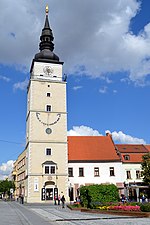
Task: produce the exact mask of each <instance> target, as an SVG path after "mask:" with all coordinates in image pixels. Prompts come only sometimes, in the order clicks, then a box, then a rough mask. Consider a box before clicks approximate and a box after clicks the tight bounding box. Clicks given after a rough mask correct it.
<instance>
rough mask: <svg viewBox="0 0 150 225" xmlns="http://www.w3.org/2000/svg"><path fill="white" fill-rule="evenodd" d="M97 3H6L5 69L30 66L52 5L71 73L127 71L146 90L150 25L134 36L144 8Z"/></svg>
mask: <svg viewBox="0 0 150 225" xmlns="http://www.w3.org/2000/svg"><path fill="white" fill-rule="evenodd" d="M93 1H94V3H93ZM93 1H91V0H82V3H81V1H80V0H72V1H68V0H61V7H60V1H59V0H56V1H52V0H49V1H48V2H47V1H46V0H43V1H40V0H37V1H36V2H34V1H30V0H20V1H19V4H18V0H13V1H11V0H1V2H0V6H1V7H0V29H1V31H2V32H1V37H0V49H1V55H0V63H3V64H10V65H12V64H14V65H16V66H17V67H18V68H19V67H21V68H24V69H25V67H29V66H30V64H31V60H32V58H33V57H34V55H35V53H37V52H38V44H39V37H40V34H41V30H42V28H43V24H44V17H45V15H44V14H45V13H44V10H45V5H46V4H47V3H48V4H49V6H50V13H49V19H50V24H51V27H52V30H53V33H54V37H55V40H54V43H55V46H56V48H55V52H56V54H58V55H59V56H60V59H61V60H63V61H65V66H66V67H65V70H66V72H67V73H73V72H74V73H76V74H82V75H84V74H86V75H89V76H91V77H100V76H103V75H104V74H105V73H109V74H111V73H115V72H117V71H127V72H128V73H129V78H130V79H131V80H132V81H134V82H135V83H136V84H138V85H139V84H140V83H141V82H142V85H144V80H145V78H146V77H148V76H149V71H150V59H149V58H150V51H149V49H150V23H149V24H147V25H146V26H145V27H143V30H141V32H139V34H138V35H134V34H133V33H132V31H130V23H131V19H132V18H133V17H135V15H136V14H137V13H138V12H139V10H140V2H139V1H138V0H113V1H108V0H101V1H99V0H93ZM14 12H17V13H15V14H14ZM89 15H90V16H89ZM83 18H84V19H83ZM3 21H5V23H4V22H3ZM6 46H7V48H6ZM110 81H111V80H110ZM106 82H109V80H107V81H106Z"/></svg>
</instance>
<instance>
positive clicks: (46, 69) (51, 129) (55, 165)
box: [25, 7, 68, 202]
mask: <svg viewBox="0 0 150 225" xmlns="http://www.w3.org/2000/svg"><path fill="white" fill-rule="evenodd" d="M53 40H54V37H53V33H52V30H51V28H50V25H49V20H48V7H46V18H45V25H44V28H43V29H42V33H41V36H40V44H39V49H40V52H39V53H37V54H36V55H35V57H34V59H33V61H32V65H31V70H30V74H31V75H30V81H29V86H28V94H27V118H26V152H27V171H26V174H27V176H26V177H27V179H26V191H25V198H26V201H27V202H41V201H47V200H54V197H57V196H58V195H65V197H66V198H67V195H68V168H67V165H68V153H67V112H66V79H65V77H64V76H63V75H62V66H63V62H61V61H60V60H59V57H58V56H57V55H56V54H55V53H54V52H53V50H54V44H53Z"/></svg>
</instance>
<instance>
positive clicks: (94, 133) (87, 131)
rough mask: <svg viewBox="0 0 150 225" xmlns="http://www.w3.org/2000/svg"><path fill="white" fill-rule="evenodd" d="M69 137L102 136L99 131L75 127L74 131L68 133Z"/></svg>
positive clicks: (85, 127)
mask: <svg viewBox="0 0 150 225" xmlns="http://www.w3.org/2000/svg"><path fill="white" fill-rule="evenodd" d="M68 136H101V134H100V133H99V132H98V131H97V130H93V129H92V128H91V127H87V126H83V125H82V126H79V127H78V126H73V129H71V130H69V131H68Z"/></svg>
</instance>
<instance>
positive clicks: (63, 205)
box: [61, 195, 66, 208]
mask: <svg viewBox="0 0 150 225" xmlns="http://www.w3.org/2000/svg"><path fill="white" fill-rule="evenodd" d="M65 201H66V200H65V197H64V195H63V196H62V198H61V202H62V208H65Z"/></svg>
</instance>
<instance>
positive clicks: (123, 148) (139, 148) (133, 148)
mask: <svg viewBox="0 0 150 225" xmlns="http://www.w3.org/2000/svg"><path fill="white" fill-rule="evenodd" d="M116 147H117V148H118V150H119V152H122V153H130V152H131V153H140V152H141V153H148V150H147V148H146V147H145V146H144V145H134V144H116Z"/></svg>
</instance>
